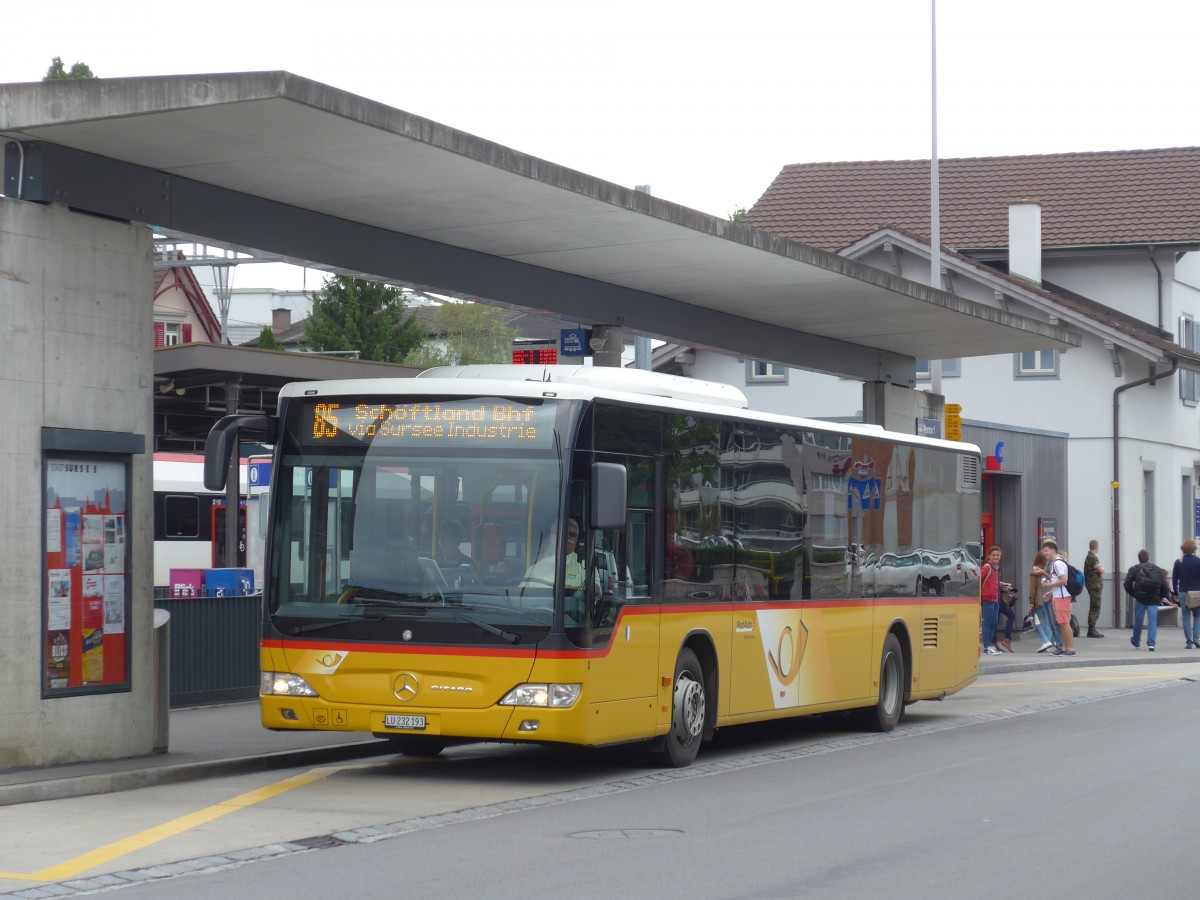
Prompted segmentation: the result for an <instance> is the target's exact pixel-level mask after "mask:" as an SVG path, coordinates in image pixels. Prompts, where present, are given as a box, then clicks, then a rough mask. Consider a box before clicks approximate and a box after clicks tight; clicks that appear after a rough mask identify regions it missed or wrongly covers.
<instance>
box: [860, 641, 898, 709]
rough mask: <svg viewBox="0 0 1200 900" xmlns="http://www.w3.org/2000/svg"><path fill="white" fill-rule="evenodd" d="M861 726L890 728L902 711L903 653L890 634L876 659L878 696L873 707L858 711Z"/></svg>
mask: <svg viewBox="0 0 1200 900" xmlns="http://www.w3.org/2000/svg"><path fill="white" fill-rule="evenodd" d="M858 713H859V719H860V721H861V723H862V725H863V727H864V728H867V729H868V730H870V731H891V730H892V729H893V728H895V727H896V723H898V722H899V721H900V716H901V715H902V714H903V713H904V654H903V653H902V652H901V651H900V641H899V640H897V638H896V636H895V635H894V634H889V635H888V636H887V639H886V640H884V642H883V656H882V658H881V659H880V661H879V699H878V700H877V701H876V703H875V705H874V706H870V707H867V708H866V709H861V710H859V711H858Z"/></svg>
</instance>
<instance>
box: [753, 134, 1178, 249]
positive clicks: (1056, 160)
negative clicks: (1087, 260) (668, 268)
mask: <svg viewBox="0 0 1200 900" xmlns="http://www.w3.org/2000/svg"><path fill="white" fill-rule="evenodd" d="M938 170H939V178H938V195H939V201H940V202H939V207H940V215H939V225H940V229H941V237H942V243H943V244H946V245H948V246H950V247H953V248H956V249H958V250H964V251H984V250H1003V249H1005V248H1007V246H1008V204H1009V203H1013V202H1016V201H1018V200H1034V201H1037V202H1039V203H1041V204H1042V246H1043V247H1045V248H1046V249H1047V250H1050V249H1060V248H1061V249H1066V248H1083V247H1111V246H1122V245H1123V246H1129V245H1136V244H1141V245H1147V244H1154V245H1156V246H1168V245H1174V244H1183V245H1187V244H1192V243H1195V241H1196V239H1197V237H1198V236H1200V147H1181V148H1176V149H1169V150H1129V151H1117V152H1106V153H1058V154H1050V155H1045V156H996V157H980V158H973V159H944V160H939V162H938ZM929 194H930V177H929V160H927V159H924V160H921V159H908V160H885V161H878V162H829V163H806V164H799V165H790V166H784V168H783V170H782V171H780V173H779V175H777V176H776V178H775V180H774V181H773V182H772V183H771V186H770V187H768V188H767V190H766V193H764V194H763V195H762V197H760V198H759V200H758V202H757V203H755V204H754V206H753V207H752V208H751V209H750V210H749V212H748V213H747V214H746V216H745V218H744V219H743V220H742V221H743V223H744V224H746V225H750V226H752V227H754V228H761V229H762V230H763V231H770V232H771V233H773V234H780V235H783V236H784V237H789V238H792V239H793V240H796V241H799V242H801V243H802V244H809V245H811V246H813V247H820V248H821V249H823V250H829V251H831V252H834V253H838V252H841V251H842V250H844V249H845V248H847V247H849V246H850V245H851V244H853V243H854V242H855V241H858V240H860V239H861V238H863V237H864V236H865V235H867V234H870V233H871V232H873V231H875V230H877V229H878V228H879V227H880V226H882V225H891V226H893V227H895V228H898V229H900V230H901V231H904V232H906V233H908V234H911V235H914V236H916V237H918V238H921V239H923V240H924V241H925V242H926V243H928V241H929V235H930V204H929Z"/></svg>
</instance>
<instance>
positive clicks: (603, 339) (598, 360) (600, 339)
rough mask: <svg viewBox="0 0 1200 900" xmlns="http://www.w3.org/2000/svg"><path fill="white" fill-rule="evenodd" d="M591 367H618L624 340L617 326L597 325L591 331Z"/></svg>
mask: <svg viewBox="0 0 1200 900" xmlns="http://www.w3.org/2000/svg"><path fill="white" fill-rule="evenodd" d="M591 345H592V365H594V366H613V367H620V365H621V356H622V354H624V352H625V338H624V337H623V335H622V334H621V328H620V326H619V325H597V326H596V327H595V328H593V329H592V340H591Z"/></svg>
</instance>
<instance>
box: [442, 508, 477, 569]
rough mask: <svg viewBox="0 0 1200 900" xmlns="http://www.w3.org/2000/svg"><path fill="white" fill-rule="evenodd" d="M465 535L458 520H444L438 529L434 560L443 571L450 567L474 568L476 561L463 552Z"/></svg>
mask: <svg viewBox="0 0 1200 900" xmlns="http://www.w3.org/2000/svg"><path fill="white" fill-rule="evenodd" d="M463 538H464V533H463V527H462V525H461V524H460V523H459V521H458V519H443V520H442V522H441V524H440V525H438V529H437V546H436V547H434V548H433V558H434V559H435V560H436V561H437V564H438V565H439V566H441V567H442V568H443V569H445V568H447V567H449V566H473V565H474V564H475V563H474V560H472V559H471V557H469V556H467V554H465V553H463V552H462V543H463Z"/></svg>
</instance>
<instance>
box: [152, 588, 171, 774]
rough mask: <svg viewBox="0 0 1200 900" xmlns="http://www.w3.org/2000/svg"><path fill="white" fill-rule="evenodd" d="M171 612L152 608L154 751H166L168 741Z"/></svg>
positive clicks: (169, 729)
mask: <svg viewBox="0 0 1200 900" xmlns="http://www.w3.org/2000/svg"><path fill="white" fill-rule="evenodd" d="M170 713H171V614H170V613H169V612H167V611H166V610H165V609H155V610H154V752H155V753H166V752H167V744H168V743H170V737H171V735H170V731H171V725H170Z"/></svg>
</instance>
